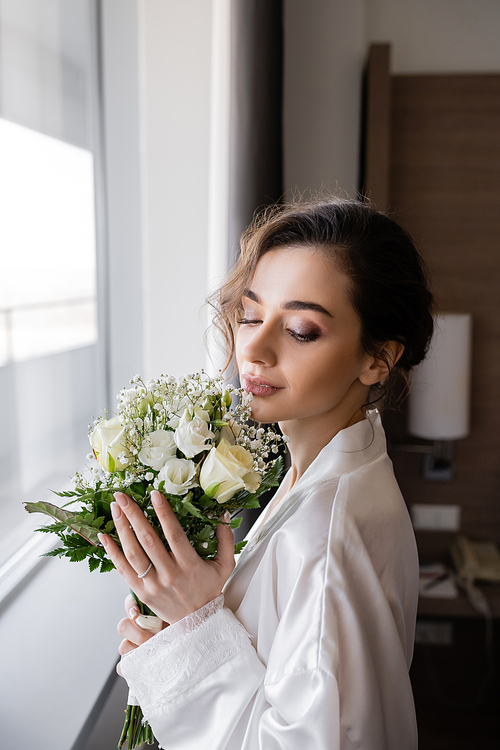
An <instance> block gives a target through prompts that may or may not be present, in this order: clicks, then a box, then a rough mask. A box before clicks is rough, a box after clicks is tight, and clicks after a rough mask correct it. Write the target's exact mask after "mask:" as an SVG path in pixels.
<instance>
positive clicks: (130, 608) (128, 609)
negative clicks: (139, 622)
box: [124, 594, 141, 620]
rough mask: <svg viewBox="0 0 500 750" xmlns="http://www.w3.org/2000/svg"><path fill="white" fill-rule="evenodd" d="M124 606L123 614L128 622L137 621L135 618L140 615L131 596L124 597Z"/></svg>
mask: <svg viewBox="0 0 500 750" xmlns="http://www.w3.org/2000/svg"><path fill="white" fill-rule="evenodd" d="M124 605H125V613H126V615H127V617H128V618H129V619H130V620H135V619H137V617H139V615H140V614H141V613H140V610H139V607H138V606H137V602H136V601H135V599H134V597H133V596H132V594H127V596H126V597H125V602H124Z"/></svg>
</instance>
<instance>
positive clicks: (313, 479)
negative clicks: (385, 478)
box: [237, 409, 387, 568]
mask: <svg viewBox="0 0 500 750" xmlns="http://www.w3.org/2000/svg"><path fill="white" fill-rule="evenodd" d="M386 450H387V444H386V439H385V433H384V428H383V426H382V420H381V418H380V413H379V411H378V409H372V410H371V411H368V412H366V419H363V420H361V422H356V424H353V425H351V426H350V427H346V428H345V429H344V430H340V432H338V433H337V434H336V435H335V436H334V437H333V438H332V439H331V440H330V442H329V443H328V444H327V445H325V447H324V448H322V450H321V451H320V452H319V453H318V455H317V456H316V458H315V459H314V461H313V462H312V463H311V465H310V466H308V468H307V469H306V471H305V472H304V474H303V475H302V476H301V477H300V479H299V480H298V481H297V482H296V483H295V484H294V486H293V487H292V489H291V490H290V492H289V493H288V495H287V496H286V498H284V500H283V503H282V505H281V506H279V507H278V509H277V510H276V512H275V513H274V514H273V515H272V516H271V517H270V518H269V520H268V521H266V522H264V523H262V522H260V523H259V519H257V521H256V523H255V525H254V527H253V529H252V532H251V535H250V537H249V539H248V543H247V545H246V547H245V549H244V550H243V552H242V553H241V555H240V557H239V560H238V565H237V567H238V568H241V565H242V564H243V563H244V561H245V560H246V559H247V558H248V556H249V555H250V553H251V552H252V551H253V550H254V549H255V548H256V547H257V546H258V545H259V544H260V542H261V541H262V540H263V539H265V538H266V537H268V536H269V535H270V534H272V533H273V532H274V531H275V530H276V529H277V528H279V527H280V526H282V524H283V523H284V522H285V520H286V519H287V518H288V517H289V516H290V515H292V513H294V512H295V511H296V509H297V508H298V506H299V505H300V504H301V503H302V502H303V501H304V500H305V498H306V497H307V495H308V492H309V490H310V489H311V488H312V487H313V486H318V485H319V484H322V483H323V482H328V481H331V480H332V479H335V478H338V477H341V476H343V475H344V474H349V473H350V472H352V471H355V470H356V469H359V468H360V467H361V466H364V465H366V464H368V463H370V462H371V461H374V460H375V459H376V458H378V456H380V455H383V454H384V453H385V452H386Z"/></svg>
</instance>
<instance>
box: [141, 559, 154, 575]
mask: <svg viewBox="0 0 500 750" xmlns="http://www.w3.org/2000/svg"><path fill="white" fill-rule="evenodd" d="M152 567H153V563H152V562H150V563H149V565H148V568H147V570H145V571H144V573H137V578H146V576H147V574H148V573H149V571H150V570H151V568H152Z"/></svg>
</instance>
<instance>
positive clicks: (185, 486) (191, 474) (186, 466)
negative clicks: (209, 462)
mask: <svg viewBox="0 0 500 750" xmlns="http://www.w3.org/2000/svg"><path fill="white" fill-rule="evenodd" d="M195 474H196V465H195V464H194V462H193V461H186V460H185V459H184V458H171V459H169V460H168V461H167V463H166V464H165V466H163V468H162V469H160V473H159V474H158V476H157V477H156V484H157V485H159V484H160V482H165V484H164V490H165V492H169V493H170V494H171V495H185V494H186V492H188V490H190V489H191V487H193V486H194V485H195V484H196V478H195Z"/></svg>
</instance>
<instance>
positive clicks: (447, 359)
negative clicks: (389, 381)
mask: <svg viewBox="0 0 500 750" xmlns="http://www.w3.org/2000/svg"><path fill="white" fill-rule="evenodd" d="M434 323H435V328H434V335H433V337H432V341H431V345H430V348H429V353H428V354H427V357H426V358H425V359H424V361H423V362H421V363H420V365H418V367H417V368H416V369H415V371H414V374H413V377H412V386H411V391H410V401H409V414H408V417H409V421H408V431H409V432H410V434H411V435H415V436H416V437H420V438H426V439H427V440H458V439H459V438H464V437H466V436H467V435H468V434H469V412H470V369H471V338H472V319H471V316H470V315H468V314H465V313H464V314H460V313H447V314H444V315H439V316H437V317H436V318H435V320H434Z"/></svg>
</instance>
